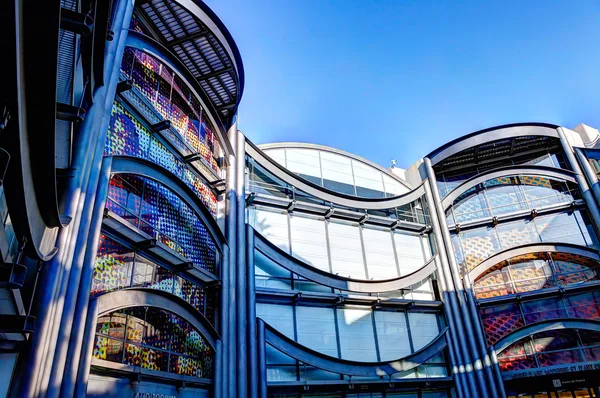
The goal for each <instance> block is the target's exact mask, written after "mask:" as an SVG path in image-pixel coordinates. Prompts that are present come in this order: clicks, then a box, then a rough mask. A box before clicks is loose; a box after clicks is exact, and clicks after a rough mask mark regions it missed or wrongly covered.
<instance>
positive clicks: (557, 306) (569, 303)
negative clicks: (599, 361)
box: [480, 291, 600, 345]
mask: <svg viewBox="0 0 600 398" xmlns="http://www.w3.org/2000/svg"><path fill="white" fill-rule="evenodd" d="M480 312H481V320H482V322H483V327H484V330H485V333H486V336H487V340H488V343H489V344H490V345H491V344H494V343H496V342H497V341H498V340H500V339H501V338H503V337H505V336H507V335H508V334H510V333H511V332H513V331H515V330H517V329H518V328H520V327H523V326H525V325H529V324H532V323H535V322H540V321H545V320H551V319H560V318H573V319H590V320H598V319H600V292H598V291H593V292H584V293H576V294H568V295H565V296H564V297H552V298H544V299H536V300H526V301H525V300H524V301H522V302H513V303H509V304H501V305H490V306H485V307H484V308H482V309H481V310H480Z"/></svg>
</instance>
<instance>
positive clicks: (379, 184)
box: [352, 160, 385, 198]
mask: <svg viewBox="0 0 600 398" xmlns="http://www.w3.org/2000/svg"><path fill="white" fill-rule="evenodd" d="M352 169H353V172H354V183H355V184H356V194H357V195H358V196H362V197H365V198H383V197H384V196H385V193H384V189H383V179H382V177H381V176H382V173H381V171H379V170H377V169H374V168H373V167H371V166H368V165H366V164H364V163H362V162H358V161H356V160H352Z"/></svg>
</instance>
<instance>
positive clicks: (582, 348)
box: [498, 329, 600, 372]
mask: <svg viewBox="0 0 600 398" xmlns="http://www.w3.org/2000/svg"><path fill="white" fill-rule="evenodd" d="M599 359H600V333H598V332H593V331H589V330H577V329H575V330H568V331H567V330H553V331H548V332H542V333H536V334H534V335H532V336H529V337H527V338H525V339H523V340H520V341H518V342H516V343H514V344H512V345H511V346H510V347H508V348H506V349H505V350H504V351H502V352H500V353H499V354H498V363H499V365H500V369H501V370H502V371H505V372H509V371H515V370H525V369H532V368H543V367H547V366H556V365H566V364H573V363H583V362H596V361H598V360H599Z"/></svg>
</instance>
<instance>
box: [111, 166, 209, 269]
mask: <svg viewBox="0 0 600 398" xmlns="http://www.w3.org/2000/svg"><path fill="white" fill-rule="evenodd" d="M106 207H107V208H108V209H110V210H111V211H113V212H115V213H117V214H119V215H121V216H122V217H124V218H125V220H126V221H127V222H129V223H131V224H132V225H134V226H135V227H138V228H139V229H140V230H142V231H143V232H145V233H147V234H148V235H150V236H151V237H152V238H155V239H157V240H158V241H159V242H161V243H163V244H164V245H166V246H168V247H169V248H170V249H171V250H173V251H174V252H176V253H178V254H180V255H182V256H184V257H186V258H188V259H189V260H190V261H192V262H193V263H194V264H195V265H197V266H199V267H201V268H204V269H206V270H207V271H209V272H212V273H214V272H215V266H216V264H215V263H216V247H215V244H214V242H213V240H212V238H211V237H210V236H209V233H208V230H207V229H206V227H205V226H204V223H203V221H202V220H201V219H200V218H199V217H198V216H197V215H196V214H195V213H194V211H193V210H192V209H191V208H190V207H189V206H188V205H187V204H186V203H185V202H184V201H183V200H181V199H180V198H179V197H178V196H177V195H176V194H175V193H174V192H173V191H171V190H170V189H169V188H167V187H166V186H164V185H162V184H159V183H157V182H155V181H153V180H150V179H148V178H144V177H140V176H137V175H133V174H116V175H114V176H113V177H112V178H111V180H110V184H109V189H108V198H107V201H106Z"/></svg>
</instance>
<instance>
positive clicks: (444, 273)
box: [425, 184, 479, 397]
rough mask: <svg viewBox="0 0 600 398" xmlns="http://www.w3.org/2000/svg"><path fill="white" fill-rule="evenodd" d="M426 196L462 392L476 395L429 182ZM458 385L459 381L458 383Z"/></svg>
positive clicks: (471, 395)
mask: <svg viewBox="0 0 600 398" xmlns="http://www.w3.org/2000/svg"><path fill="white" fill-rule="evenodd" d="M425 197H426V199H427V204H428V207H429V211H430V218H431V227H432V229H433V235H434V238H435V244H436V248H437V252H438V257H439V262H440V266H439V268H438V276H439V278H440V284H441V287H442V291H443V296H444V312H445V314H446V318H448V323H449V326H450V332H451V334H450V339H451V343H452V344H451V346H452V345H454V351H455V354H456V355H455V358H456V360H457V364H458V369H459V375H461V374H464V375H465V376H464V378H465V381H464V383H461V384H463V385H464V391H463V392H462V393H461V394H460V395H462V396H465V397H476V396H478V395H479V394H478V389H477V383H476V381H475V376H474V375H473V365H472V364H471V357H470V355H469V350H468V349H467V347H465V345H464V344H465V334H464V330H463V329H462V325H461V323H460V312H459V311H458V306H457V303H456V297H455V296H454V288H453V286H452V283H451V279H450V280H449V272H448V260H447V257H448V256H447V254H446V249H445V248H444V245H443V243H442V242H441V239H442V232H441V228H440V224H439V220H438V215H437V213H436V211H435V209H434V208H433V207H434V206H435V202H434V201H433V196H432V194H431V188H430V187H429V185H428V184H426V185H425ZM457 387H458V383H457Z"/></svg>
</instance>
